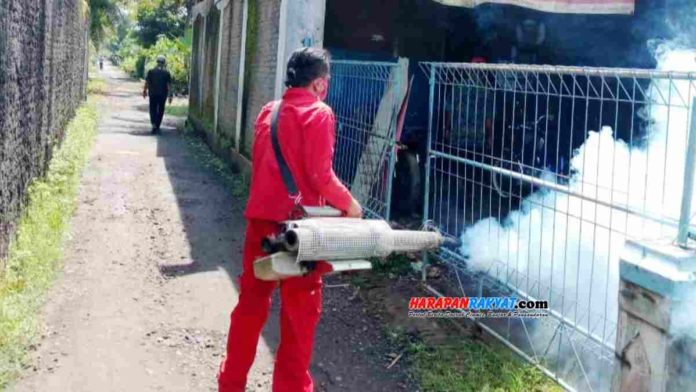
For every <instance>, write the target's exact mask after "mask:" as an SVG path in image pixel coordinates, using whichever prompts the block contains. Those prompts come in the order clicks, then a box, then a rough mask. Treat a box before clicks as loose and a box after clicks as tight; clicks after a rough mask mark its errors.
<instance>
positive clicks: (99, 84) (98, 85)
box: [87, 72, 106, 95]
mask: <svg viewBox="0 0 696 392" xmlns="http://www.w3.org/2000/svg"><path fill="white" fill-rule="evenodd" d="M95 73H96V72H95ZM93 75H94V74H93ZM105 91H106V81H104V79H103V78H95V77H90V78H89V81H87V93H88V94H97V95H99V94H104V92H105Z"/></svg>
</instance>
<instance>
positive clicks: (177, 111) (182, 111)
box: [164, 103, 189, 117]
mask: <svg viewBox="0 0 696 392" xmlns="http://www.w3.org/2000/svg"><path fill="white" fill-rule="evenodd" d="M188 110H189V109H188V103H182V104H172V105H167V106H166V107H165V108H164V114H168V115H170V116H176V117H186V116H188Z"/></svg>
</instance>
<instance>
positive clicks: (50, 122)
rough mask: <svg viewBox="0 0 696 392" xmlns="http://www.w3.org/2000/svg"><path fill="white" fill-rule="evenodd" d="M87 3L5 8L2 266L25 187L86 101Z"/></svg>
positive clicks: (40, 0)
mask: <svg viewBox="0 0 696 392" xmlns="http://www.w3.org/2000/svg"><path fill="white" fill-rule="evenodd" d="M83 7H84V2H83V1H82V0H60V1H58V0H55V1H48V0H21V1H20V0H3V1H0V26H1V28H0V260H2V259H4V258H5V256H6V255H7V249H8V244H9V241H10V238H11V236H12V233H13V229H14V226H15V224H16V222H17V219H18V218H19V216H20V213H21V209H22V204H23V202H24V200H25V196H26V191H27V187H28V186H29V184H30V183H31V180H32V179H33V178H35V177H37V176H40V175H42V174H43V173H44V172H45V170H46V168H47V166H48V162H49V160H50V158H51V151H52V148H53V146H54V145H55V144H56V143H59V142H60V140H61V139H62V136H63V129H64V126H65V125H66V123H67V122H68V121H69V120H70V118H72V116H73V114H74V113H75V110H76V108H77V107H78V105H79V104H80V101H81V100H83V99H84V98H85V91H86V82H87V61H88V57H87V49H86V48H87V39H88V31H87V24H86V22H85V16H86V10H85V9H83Z"/></svg>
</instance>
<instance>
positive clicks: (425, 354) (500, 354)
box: [387, 320, 563, 392]
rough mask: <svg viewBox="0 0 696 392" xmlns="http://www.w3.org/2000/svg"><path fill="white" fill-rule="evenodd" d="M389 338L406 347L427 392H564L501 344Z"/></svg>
mask: <svg viewBox="0 0 696 392" xmlns="http://www.w3.org/2000/svg"><path fill="white" fill-rule="evenodd" d="M438 321H439V322H440V323H450V322H451V321H449V320H438ZM455 335H456V333H455ZM387 337H388V338H389V339H390V340H391V341H392V343H394V344H396V345H398V346H401V347H404V353H405V355H406V356H407V358H408V360H410V362H411V369H412V371H413V372H414V374H415V376H416V380H417V381H418V383H419V384H420V387H421V388H422V390H423V391H426V392H561V391H563V389H562V388H561V387H560V386H559V385H558V384H556V383H555V382H553V381H552V380H551V379H549V378H547V377H546V376H545V375H544V374H543V373H542V372H540V371H539V370H538V369H537V368H536V367H535V366H534V365H531V364H529V363H526V362H523V361H522V360H521V359H519V358H517V357H516V356H514V354H513V353H511V352H510V351H509V350H508V349H507V348H505V347H502V346H499V345H497V344H493V345H489V344H486V343H485V342H482V341H478V340H474V339H472V338H471V337H468V336H467V337H456V336H451V337H449V338H447V339H446V340H444V341H439V342H426V341H424V340H423V339H420V338H418V337H413V335H408V334H405V333H403V332H402V331H400V330H398V329H395V330H391V331H388V332H387Z"/></svg>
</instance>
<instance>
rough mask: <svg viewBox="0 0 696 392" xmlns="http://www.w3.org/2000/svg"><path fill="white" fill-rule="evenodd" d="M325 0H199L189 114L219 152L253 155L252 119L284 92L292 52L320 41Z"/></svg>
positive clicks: (236, 156) (234, 156) (195, 14)
mask: <svg viewBox="0 0 696 392" xmlns="http://www.w3.org/2000/svg"><path fill="white" fill-rule="evenodd" d="M325 2H326V0H292V1H290V0H283V1H281V0H246V1H245V0H203V1H201V2H199V3H198V4H196V5H195V6H194V7H193V10H192V17H193V19H192V21H193V27H194V48H193V50H192V56H193V58H192V74H191V97H190V99H191V103H190V105H191V108H192V110H191V111H190V116H189V119H190V120H191V123H192V124H193V125H194V127H196V128H198V130H199V131H203V132H205V134H206V137H207V140H208V142H209V144H210V145H211V147H212V149H213V150H214V151H216V152H217V153H218V154H219V155H222V156H224V157H231V158H232V159H233V160H235V159H237V160H240V159H241V161H244V159H243V158H242V157H246V158H250V156H251V146H252V143H253V125H254V121H255V120H256V117H257V115H258V113H259V110H260V109H261V107H262V106H263V105H264V104H266V103H267V102H269V101H271V100H272V99H274V98H275V97H279V96H280V94H282V91H283V81H284V80H283V79H284V77H285V64H286V63H287V59H288V58H289V56H290V54H291V53H292V51H293V50H294V49H296V48H297V47H300V46H302V45H303V44H311V45H314V46H321V45H322V43H323V32H324V13H325ZM245 6H246V8H245ZM245 14H246V15H247V17H246V19H245V18H244V15H245ZM245 20H246V28H245V27H244V24H245ZM220 28H222V30H220ZM218 52H219V53H220V55H219V57H218ZM279 58H280V61H278V59H279ZM242 67H244V71H243V72H242ZM240 76H241V80H240ZM240 89H241V90H242V92H241V94H240ZM240 98H241V104H240ZM238 132H239V135H237V133H238ZM238 139H239V140H238ZM237 145H238V146H239V148H238V149H237V148H236V146H237ZM247 165H248V163H247Z"/></svg>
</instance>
